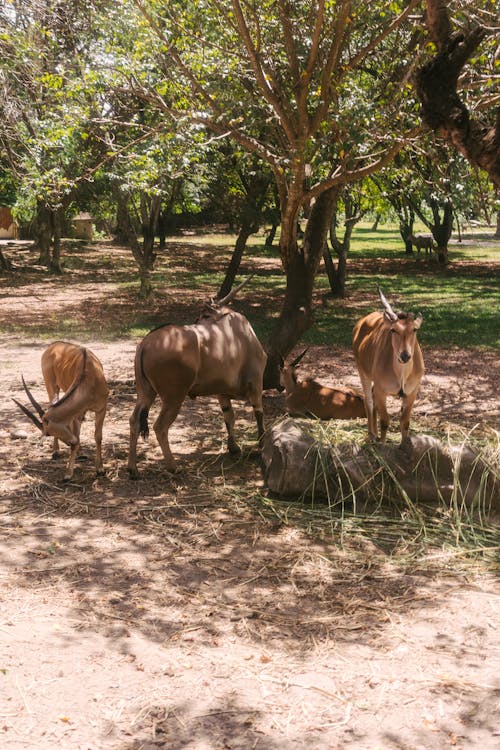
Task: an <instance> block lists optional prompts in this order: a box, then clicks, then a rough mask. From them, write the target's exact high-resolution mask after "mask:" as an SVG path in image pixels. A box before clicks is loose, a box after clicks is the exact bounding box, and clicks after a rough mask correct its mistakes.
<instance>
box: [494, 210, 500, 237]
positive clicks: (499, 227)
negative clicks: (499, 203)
mask: <svg viewBox="0 0 500 750" xmlns="http://www.w3.org/2000/svg"><path fill="white" fill-rule="evenodd" d="M493 236H494V237H495V239H496V240H500V211H497V230H496V232H495V234H494V235H493Z"/></svg>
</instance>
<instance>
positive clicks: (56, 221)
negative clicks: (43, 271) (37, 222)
mask: <svg viewBox="0 0 500 750" xmlns="http://www.w3.org/2000/svg"><path fill="white" fill-rule="evenodd" d="M52 228H53V244H52V254H51V258H50V261H49V270H50V272H51V273H56V274H61V273H62V272H63V269H62V264H61V209H55V210H54V211H52Z"/></svg>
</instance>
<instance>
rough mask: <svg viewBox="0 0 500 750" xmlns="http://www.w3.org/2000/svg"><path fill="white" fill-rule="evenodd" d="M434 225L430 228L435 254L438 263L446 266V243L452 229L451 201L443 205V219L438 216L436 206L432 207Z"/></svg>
mask: <svg viewBox="0 0 500 750" xmlns="http://www.w3.org/2000/svg"><path fill="white" fill-rule="evenodd" d="M432 212H433V216H434V224H433V226H432V235H433V237H434V239H435V240H436V244H437V248H436V253H437V257H438V261H439V263H441V264H442V265H446V264H447V263H448V242H449V239H450V237H451V232H452V229H453V204H452V203H451V201H448V202H447V203H445V206H444V209H443V217H442V218H441V217H440V215H439V207H438V206H437V204H435V205H433V206H432Z"/></svg>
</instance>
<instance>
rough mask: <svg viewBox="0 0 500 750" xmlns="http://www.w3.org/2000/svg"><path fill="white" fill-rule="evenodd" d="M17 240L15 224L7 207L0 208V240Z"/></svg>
mask: <svg viewBox="0 0 500 750" xmlns="http://www.w3.org/2000/svg"><path fill="white" fill-rule="evenodd" d="M15 239H17V224H16V222H15V221H14V217H13V216H12V211H11V210H10V208H9V207H8V206H0V240H15Z"/></svg>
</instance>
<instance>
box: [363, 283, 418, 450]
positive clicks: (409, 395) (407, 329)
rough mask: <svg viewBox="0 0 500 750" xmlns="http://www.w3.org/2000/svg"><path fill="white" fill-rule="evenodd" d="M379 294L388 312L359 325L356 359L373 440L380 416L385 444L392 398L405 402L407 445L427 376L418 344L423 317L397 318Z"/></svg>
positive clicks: (403, 416) (403, 433) (403, 426)
mask: <svg viewBox="0 0 500 750" xmlns="http://www.w3.org/2000/svg"><path fill="white" fill-rule="evenodd" d="M378 293H379V297H380V301H381V302H382V306H383V308H384V312H383V313H381V312H372V313H370V314H369V315H367V316H366V317H364V318H362V319H361V320H359V321H358V322H357V323H356V325H355V327H354V333H353V349H354V356H355V358H356V365H357V368H358V371H359V377H360V379H361V383H362V386H363V391H364V394H365V405H366V414H367V417H368V435H369V438H370V439H372V440H376V439H377V438H378V430H377V413H378V414H379V416H380V438H381V440H382V442H384V441H385V438H386V434H387V428H388V426H389V415H388V412H387V408H386V399H387V396H388V395H392V396H399V397H400V398H401V399H402V405H401V417H400V426H401V442H403V440H405V438H407V437H408V430H409V426H410V416H411V411H412V409H413V404H414V402H415V398H416V397H417V393H418V389H419V386H420V381H421V380H422V376H423V374H424V361H423V358H422V352H421V350H420V346H419V343H418V341H417V331H418V329H419V328H420V326H421V324H422V315H421V314H420V313H418V315H417V317H414V316H413V314H411V313H404V312H400V313H397V314H396V313H395V312H394V310H393V309H392V307H391V306H390V304H389V302H388V301H387V300H386V298H385V297H384V295H383V294H382V291H381V289H380V288H379V290H378Z"/></svg>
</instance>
